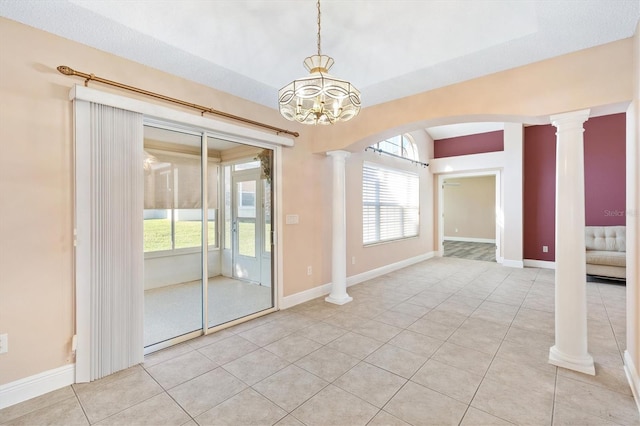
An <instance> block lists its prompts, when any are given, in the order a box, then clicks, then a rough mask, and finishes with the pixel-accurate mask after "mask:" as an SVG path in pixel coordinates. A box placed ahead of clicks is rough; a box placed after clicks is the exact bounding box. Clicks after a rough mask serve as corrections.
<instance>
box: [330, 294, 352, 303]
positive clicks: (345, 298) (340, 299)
mask: <svg viewBox="0 0 640 426" xmlns="http://www.w3.org/2000/svg"><path fill="white" fill-rule="evenodd" d="M352 300H353V297H351V296H349V295H348V294H345V295H344V296H342V297H333V296H331V295H329V296H327V297H325V299H324V301H325V302H329V303H333V304H334V305H344V304H345V303H349V302H351V301H352Z"/></svg>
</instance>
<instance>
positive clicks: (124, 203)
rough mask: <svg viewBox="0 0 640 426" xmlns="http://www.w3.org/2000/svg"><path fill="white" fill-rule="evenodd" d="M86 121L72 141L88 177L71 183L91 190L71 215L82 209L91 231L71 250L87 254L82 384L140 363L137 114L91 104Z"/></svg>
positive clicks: (141, 301)
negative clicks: (82, 133) (84, 134)
mask: <svg viewBox="0 0 640 426" xmlns="http://www.w3.org/2000/svg"><path fill="white" fill-rule="evenodd" d="M89 117H90V120H89V121H90V124H89V128H90V130H89V134H88V140H78V139H76V163H78V162H87V163H88V164H87V165H88V166H89V167H84V166H83V167H82V168H81V169H82V170H84V171H85V172H83V173H86V174H88V175H89V176H82V175H79V174H78V172H76V179H86V182H88V184H89V187H88V188H87V189H88V191H87V192H86V194H87V195H88V198H89V200H83V201H82V202H81V203H79V205H78V206H77V208H78V209H84V208H88V210H89V211H88V212H87V213H88V217H89V221H88V223H89V224H90V229H82V228H81V227H80V226H79V227H78V247H77V250H87V249H88V250H89V256H88V257H87V258H86V259H88V265H86V266H87V270H88V271H89V272H88V274H87V278H88V279H89V282H88V283H86V285H88V287H89V293H90V306H89V318H90V327H89V340H90V344H89V348H90V349H89V351H90V355H89V357H88V358H89V363H90V366H89V370H90V376H89V377H88V379H89V380H95V379H99V378H101V377H104V376H106V375H109V374H111V373H114V372H116V371H119V370H122V369H125V368H128V367H131V366H132V365H135V364H138V363H140V362H142V360H143V309H144V288H143V283H144V270H143V268H144V264H143V262H144V259H143V246H142V244H143V229H142V212H143V203H144V194H143V179H144V178H143V160H144V158H143V151H142V141H143V125H142V115H141V114H139V113H134V112H131V111H125V110H122V109H118V108H113V107H109V106H105V105H100V104H95V103H91V104H90V109H89ZM79 145H83V146H79ZM78 154H80V155H78ZM77 170H78V169H77ZM85 202H86V204H85ZM80 284H81V285H85V284H84V283H80ZM81 337H82V336H80V335H79V338H81ZM85 379H87V377H85Z"/></svg>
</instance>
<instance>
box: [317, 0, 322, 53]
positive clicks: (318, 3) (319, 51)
mask: <svg viewBox="0 0 640 426" xmlns="http://www.w3.org/2000/svg"><path fill="white" fill-rule="evenodd" d="M317 7H318V56H320V55H321V54H322V53H321V50H320V0H318V2H317Z"/></svg>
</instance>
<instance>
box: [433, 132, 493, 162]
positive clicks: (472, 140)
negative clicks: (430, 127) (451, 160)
mask: <svg viewBox="0 0 640 426" xmlns="http://www.w3.org/2000/svg"><path fill="white" fill-rule="evenodd" d="M495 151H504V131H502V130H496V131H495V132H487V133H478V134H476V135H468V136H458V137H455V138H447V139H438V140H436V141H433V156H434V158H443V157H457V156H459V155H469V154H481V153H484V152H495Z"/></svg>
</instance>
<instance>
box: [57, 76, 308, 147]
mask: <svg viewBox="0 0 640 426" xmlns="http://www.w3.org/2000/svg"><path fill="white" fill-rule="evenodd" d="M58 71H60V72H61V73H62V74H64V75H70V76H78V77H82V78H84V79H85V80H84V85H85V86H86V85H87V83H89V82H90V81H97V82H98V83H103V84H108V85H109V86H114V87H118V88H120V89H124V90H129V91H131V92H136V93H140V94H142V95H145V96H150V97H152V98H156V99H162V100H163V101H167V102H173V103H174V104H178V105H182V106H186V107H189V108H194V109H197V110H200V113H201V114H202V115H204V113H205V112H206V113H209V114H214V115H219V116H221V117H225V118H229V119H231V120H236V121H241V122H243V123H247V124H251V125H253V126H258V127H262V128H264V129H269V130H273V131H274V132H276V133H286V134H288V135H291V136H295V137H298V136H300V133H298V132H292V131H290V130H286V129H281V128H279V127H274V126H270V125H268V124H264V123H260V122H258V121H253V120H249V119H248V118H244V117H239V116H237V115H233V114H229V113H226V112H222V111H218V110H215V109H213V108H209V107H206V106H202V105H198V104H193V103H191V102H186V101H183V100H180V99H176V98H171V97H169V96H165V95H161V94H159V93H155V92H150V91H148V90H144V89H139V88H137V87H133V86H128V85H126V84H122V83H118V82H117V81H112V80H107V79H106V78H101V77H96V76H95V75H94V74H87V73H84V72H80V71H76V70H74V69H73V68H70V67H68V66H66V65H60V66H59V67H58Z"/></svg>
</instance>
